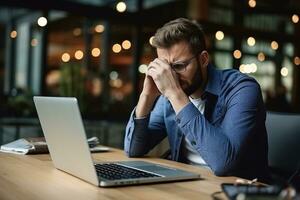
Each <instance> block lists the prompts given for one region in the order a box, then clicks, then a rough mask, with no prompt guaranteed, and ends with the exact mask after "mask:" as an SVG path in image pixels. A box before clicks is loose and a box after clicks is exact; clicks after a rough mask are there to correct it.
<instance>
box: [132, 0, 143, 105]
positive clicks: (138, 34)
mask: <svg viewBox="0 0 300 200" xmlns="http://www.w3.org/2000/svg"><path fill="white" fill-rule="evenodd" d="M137 4H138V5H137V8H138V11H137V16H141V13H142V10H143V0H138V1H137ZM142 51H143V40H142V19H140V18H139V19H138V20H137V24H136V26H135V27H134V33H133V52H134V54H133V64H132V66H131V69H130V77H131V80H132V85H133V91H132V101H131V102H132V107H133V106H135V105H136V104H137V102H138V99H139V94H138V80H139V72H138V67H139V65H140V60H141V56H142Z"/></svg>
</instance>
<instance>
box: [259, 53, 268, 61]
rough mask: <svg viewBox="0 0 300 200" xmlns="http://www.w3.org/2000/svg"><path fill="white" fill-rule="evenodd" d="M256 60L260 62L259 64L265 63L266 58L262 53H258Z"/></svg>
mask: <svg viewBox="0 0 300 200" xmlns="http://www.w3.org/2000/svg"><path fill="white" fill-rule="evenodd" d="M257 59H258V60H259V61H260V62H263V61H265V59H266V56H265V54H264V53H263V52H260V53H259V54H258V55H257Z"/></svg>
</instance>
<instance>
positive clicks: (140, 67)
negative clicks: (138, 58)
mask: <svg viewBox="0 0 300 200" xmlns="http://www.w3.org/2000/svg"><path fill="white" fill-rule="evenodd" d="M139 72H140V73H141V74H145V73H146V72H147V65H146V64H141V65H140V66H139Z"/></svg>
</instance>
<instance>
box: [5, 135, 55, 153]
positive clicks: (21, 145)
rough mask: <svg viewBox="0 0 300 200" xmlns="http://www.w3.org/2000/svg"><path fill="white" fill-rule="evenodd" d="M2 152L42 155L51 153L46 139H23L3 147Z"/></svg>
mask: <svg viewBox="0 0 300 200" xmlns="http://www.w3.org/2000/svg"><path fill="white" fill-rule="evenodd" d="M1 151H2V152H7V153H16V154H40V153H48V152H49V151H48V147H47V144H46V141H45V138H44V137H38V138H21V139H18V140H16V141H13V142H10V143H8V144H5V145H2V146H1Z"/></svg>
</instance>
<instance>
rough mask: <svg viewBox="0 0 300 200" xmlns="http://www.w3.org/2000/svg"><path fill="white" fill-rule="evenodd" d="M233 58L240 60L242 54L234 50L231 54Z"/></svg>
mask: <svg viewBox="0 0 300 200" xmlns="http://www.w3.org/2000/svg"><path fill="white" fill-rule="evenodd" d="M233 57H234V58H236V59H240V58H241V57H242V52H241V51H240V50H238V49H237V50H235V51H234V52H233Z"/></svg>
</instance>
